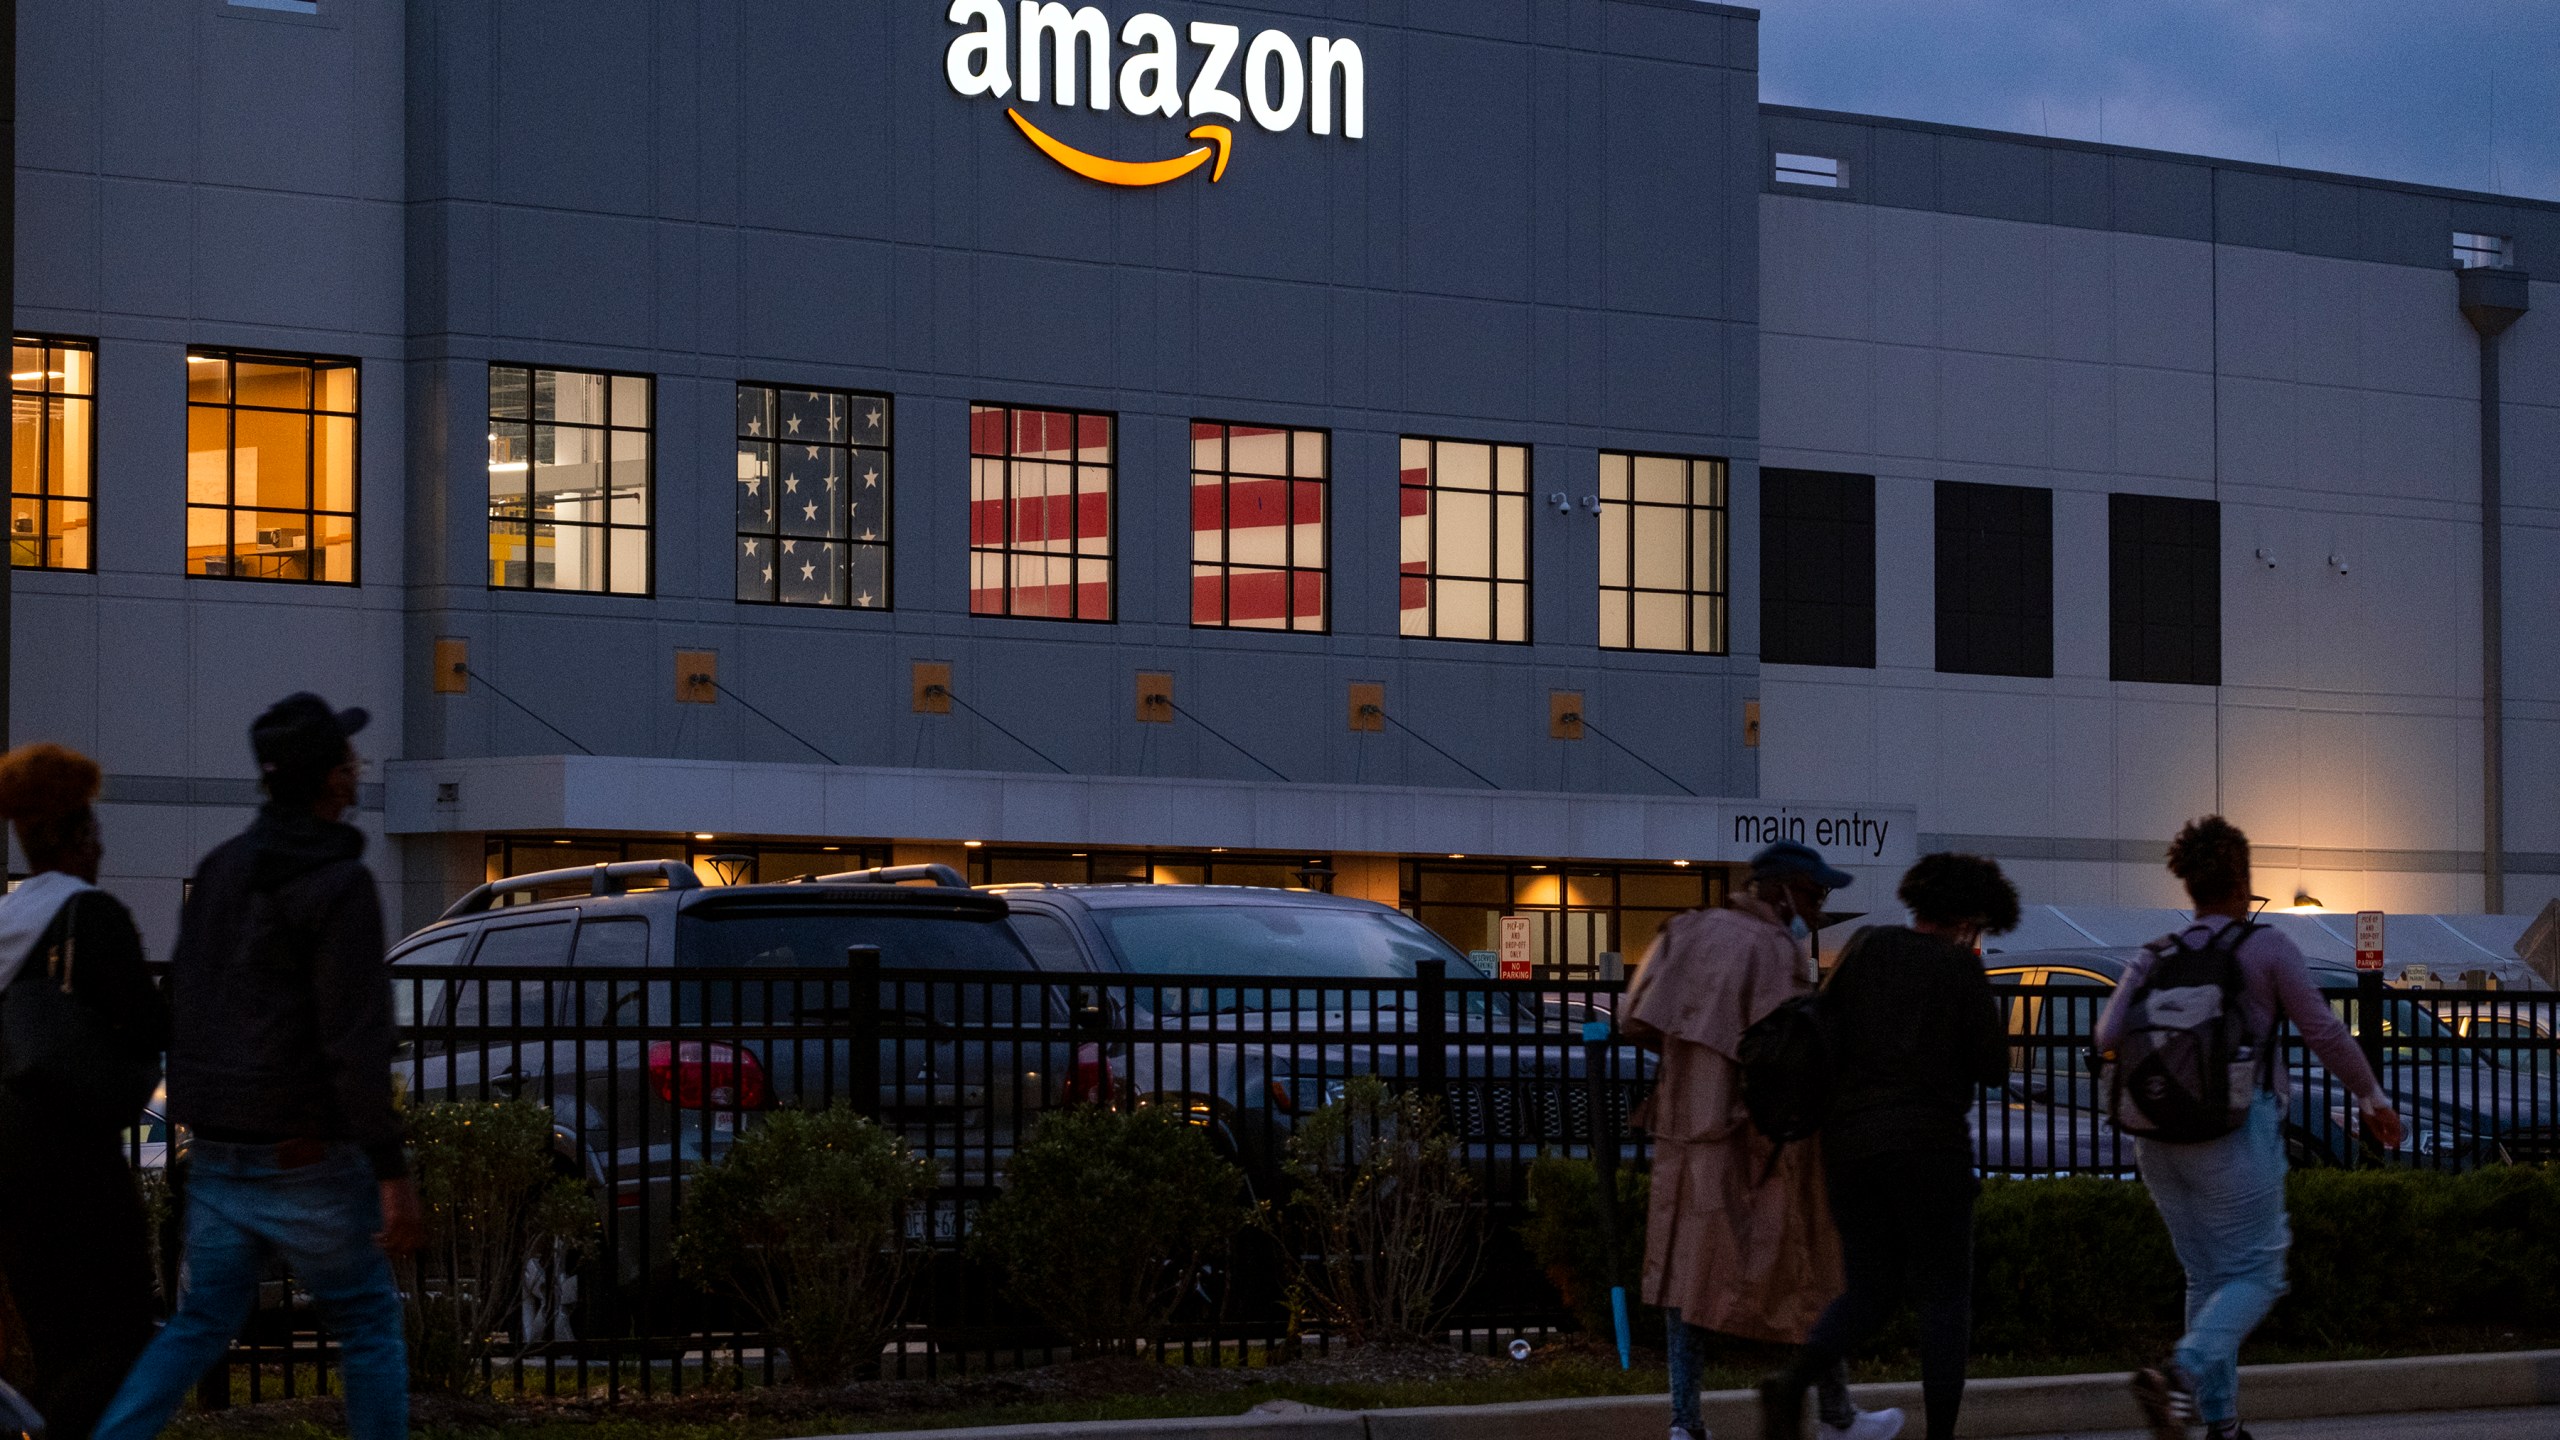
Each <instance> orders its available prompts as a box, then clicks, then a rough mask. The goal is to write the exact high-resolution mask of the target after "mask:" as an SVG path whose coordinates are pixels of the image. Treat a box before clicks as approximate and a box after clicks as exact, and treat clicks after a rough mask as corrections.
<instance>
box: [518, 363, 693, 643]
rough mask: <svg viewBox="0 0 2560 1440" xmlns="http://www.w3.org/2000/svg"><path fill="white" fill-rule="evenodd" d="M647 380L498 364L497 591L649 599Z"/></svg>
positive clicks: (648, 397) (648, 386)
mask: <svg viewBox="0 0 2560 1440" xmlns="http://www.w3.org/2000/svg"><path fill="white" fill-rule="evenodd" d="M649 391H650V384H649V377H647V376H645V375H605V374H598V373H595V372H592V371H585V370H535V369H530V368H527V367H524V366H520V365H492V366H490V367H489V584H490V585H491V586H493V587H495V588H497V589H501V590H579V591H585V592H588V593H590V594H607V595H646V594H648V593H649V522H650V508H651V507H650V498H651V491H652V489H653V487H652V485H651V483H650V478H651V477H650V467H651V461H652V454H651V450H652V446H651V444H650V429H649V409H650V405H649V402H650V394H649Z"/></svg>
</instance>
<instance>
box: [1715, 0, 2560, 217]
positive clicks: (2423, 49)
mask: <svg viewBox="0 0 2560 1440" xmlns="http://www.w3.org/2000/svg"><path fill="white" fill-rule="evenodd" d="M1760 10H1761V20H1760V69H1761V96H1762V98H1764V99H1766V100H1768V101H1770V102H1772V103H1775V104H1783V105H1811V106H1818V107H1822V108H1825V109H1833V110H1853V111H1860V112H1864V113H1868V114H1876V115H1894V116H1901V117H1905V118H1909V119H1915V120H1935V121H1940V122H1944V123H1947V124H1953V125H1979V126H1984V127H1987V128H1990V129H1998V130H2018V131H2025V132H2027V133H2029V134H2039V133H2042V134H2052V135H2056V136H2063V137H2068V138H2071V139H2082V140H2096V139H2099V138H2102V137H2101V135H2100V126H2101V123H2103V125H2104V128H2105V133H2104V136H2103V138H2104V139H2106V140H2109V141H2111V142H2114V143H2116V144H2120V145H2140V146H2147V147H2151V148H2155V149H2161V150H2177V151H2184V152H2188V153H2191V154H2201V155H2214V156H2221V157H2226V158H2231V159H2239V160H2255V161H2261V162H2266V163H2278V162H2279V160H2280V161H2281V163H2283V164H2286V165H2293V166H2300V167H2303V168H2305V169H2312V170H2333V171H2340V172H2344V173H2347V174H2354V175H2372V176H2378V177H2382V178H2386V179H2392V180H2407V181H2415V182H2418V183H2421V184H2428V185H2445V186H2452V187H2456V188H2459V189H2465V190H2496V191H2499V192H2502V193H2505V194H2509V195H2529V196H2534V197H2537V198H2541V199H2560V0H2442V3H2425V4H2421V3H2417V0H1765V3H1763V4H1762V5H1761V6H1760ZM2493 114H2494V122H2493Z"/></svg>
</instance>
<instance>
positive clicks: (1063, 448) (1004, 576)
mask: <svg viewBox="0 0 2560 1440" xmlns="http://www.w3.org/2000/svg"><path fill="white" fill-rule="evenodd" d="M1114 428H1115V427H1114V422H1113V419H1112V417H1111V416H1109V415H1098V414H1093V413H1090V412H1087V411H1082V410H1018V409H1015V408H1014V407H1012V406H1010V405H972V406H970V407H969V613H970V614H972V615H1013V616H1018V617H1021V618H1024V619H1042V620H1087V621H1096V622H1108V621H1109V620H1110V619H1111V529H1112V511H1111V473H1112V463H1113V448H1112V431H1113V429H1114Z"/></svg>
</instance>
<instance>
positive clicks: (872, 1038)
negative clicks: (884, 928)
mask: <svg viewBox="0 0 2560 1440" xmlns="http://www.w3.org/2000/svg"><path fill="white" fill-rule="evenodd" d="M844 964H845V975H846V979H847V981H848V982H849V983H850V984H851V985H852V986H853V993H852V994H851V995H849V996H847V997H846V1004H845V1012H846V1019H847V1025H846V1028H847V1029H848V1030H849V1031H851V1032H852V1036H851V1043H852V1046H853V1054H851V1055H850V1056H848V1057H846V1059H847V1063H846V1066H845V1100H846V1102H847V1103H849V1104H850V1105H852V1106H853V1108H854V1109H855V1111H857V1112H858V1113H860V1114H862V1115H865V1116H867V1117H869V1118H870V1119H873V1120H878V1119H879V1118H880V947H879V946H877V945H853V946H848V947H847V948H846V950H845V952H844Z"/></svg>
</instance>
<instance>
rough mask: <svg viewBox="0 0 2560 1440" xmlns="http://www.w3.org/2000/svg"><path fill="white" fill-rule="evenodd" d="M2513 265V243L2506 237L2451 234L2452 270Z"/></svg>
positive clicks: (2458, 231)
mask: <svg viewBox="0 0 2560 1440" xmlns="http://www.w3.org/2000/svg"><path fill="white" fill-rule="evenodd" d="M2514 263H2516V262H2515V251H2514V242H2513V241H2511V240H2509V239H2508V238H2507V237H2506V236H2504V235H2474V234H2472V233H2471V232H2470V231H2467V230H2456V231H2454V232H2453V268H2455V269H2456V270H2481V269H2489V268H2503V267H2505V266H2509V265H2513V264H2514Z"/></svg>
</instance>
